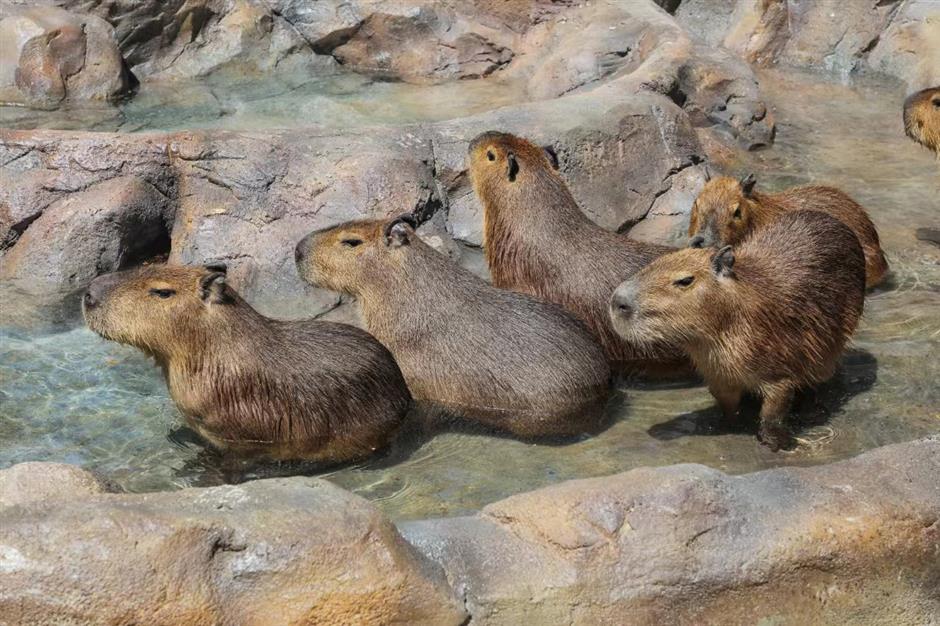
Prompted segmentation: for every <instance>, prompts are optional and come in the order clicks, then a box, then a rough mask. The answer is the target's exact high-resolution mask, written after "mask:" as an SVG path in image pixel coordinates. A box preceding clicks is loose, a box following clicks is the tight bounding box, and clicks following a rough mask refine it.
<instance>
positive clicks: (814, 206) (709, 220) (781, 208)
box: [689, 175, 888, 287]
mask: <svg viewBox="0 0 940 626" xmlns="http://www.w3.org/2000/svg"><path fill="white" fill-rule="evenodd" d="M755 182H756V181H755V178H754V176H753V175H748V176H746V177H744V178H742V179H741V180H736V179H734V178H731V177H729V176H719V177H717V178H713V179H711V180H709V181H708V182H707V183H705V187H704V188H703V189H702V191H701V192H700V193H699V195H698V198H696V199H695V202H694V203H693V204H692V214H691V216H690V218H689V236H690V239H689V245H690V246H692V247H693V248H701V247H715V248H720V247H722V246H733V245H736V244H738V243H740V242H741V241H744V239H745V238H747V237H748V236H750V235H751V234H752V233H754V232H756V231H758V230H760V229H761V228H765V227H767V226H768V225H769V224H772V223H774V221H775V220H777V219H779V218H780V217H781V216H782V215H784V214H786V213H787V212H790V211H804V210H805V211H821V212H823V213H827V214H829V215H831V216H833V217H834V218H836V219H838V220H839V221H841V222H842V223H843V224H845V225H846V226H848V227H849V228H850V229H851V230H852V232H854V233H855V236H856V237H858V241H859V243H861V244H862V251H863V252H864V253H865V286H866V287H873V286H875V285H877V284H878V283H880V282H881V281H882V279H883V278H884V275H885V273H886V272H887V271H888V262H887V260H885V255H884V253H883V252H882V251H881V243H880V242H879V240H878V231H876V230H875V225H874V224H872V222H871V219H869V217H868V214H867V213H866V212H865V209H864V208H863V207H862V206H861V205H860V204H858V203H857V202H855V201H854V200H852V198H850V197H849V196H847V195H846V194H845V193H843V192H842V191H840V190H838V189H836V188H835V187H823V186H820V185H811V186H807V187H794V188H793V189H788V190H786V191H782V192H780V193H761V192H759V191H756V190H755V189H754V186H755Z"/></svg>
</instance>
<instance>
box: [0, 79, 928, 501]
mask: <svg viewBox="0 0 940 626" xmlns="http://www.w3.org/2000/svg"><path fill="white" fill-rule="evenodd" d="M762 84H763V87H764V89H765V91H766V93H767V95H768V97H769V99H770V101H771V102H774V103H776V104H777V105H778V109H777V111H776V112H775V115H776V119H777V122H778V125H779V131H778V136H777V143H776V145H775V146H774V147H773V148H771V149H769V150H766V151H762V152H758V153H752V154H748V155H745V156H744V157H743V159H744V160H743V161H742V162H740V163H738V164H736V166H735V169H736V171H735V172H733V173H735V174H737V173H740V172H743V171H745V170H749V169H753V170H754V171H755V172H757V173H758V179H759V183H760V184H761V185H763V186H765V187H769V188H780V187H784V186H787V185H792V184H799V183H805V182H826V183H831V184H835V185H837V186H841V187H843V188H844V189H845V190H846V191H848V192H849V193H850V194H852V195H853V196H855V197H856V198H857V199H858V200H859V201H861V202H862V203H863V204H865V205H866V206H867V207H868V208H869V209H870V211H871V214H872V217H873V219H874V220H875V222H876V224H877V225H878V227H879V230H880V232H881V235H882V239H883V242H884V244H885V247H886V249H887V252H888V256H889V260H890V262H891V265H892V270H893V271H892V276H891V278H890V280H889V283H888V285H887V286H885V287H883V288H880V289H878V290H877V291H876V292H874V293H873V294H871V295H870V297H869V298H868V301H867V303H866V311H865V317H864V320H863V323H862V325H861V328H860V330H859V333H858V335H857V337H856V341H855V342H854V346H853V348H852V350H851V351H850V352H849V353H848V354H847V355H846V358H845V359H844V364H843V367H842V368H841V370H840V371H839V373H838V374H837V375H836V377H835V379H834V380H833V381H832V382H831V383H829V384H827V385H825V386H824V387H823V388H822V389H821V390H819V392H818V393H817V394H815V395H809V396H807V397H806V398H804V399H802V400H801V402H800V405H799V410H798V420H799V421H800V423H801V424H803V429H802V431H801V432H800V438H801V441H802V443H801V445H800V447H799V448H798V449H797V450H795V451H794V452H790V453H778V454H774V453H772V452H769V451H768V450H766V449H765V448H762V447H761V446H759V445H758V444H757V443H756V441H755V438H754V432H755V430H756V425H755V424H745V425H744V426H743V427H742V429H741V430H740V431H737V432H727V431H723V430H720V429H719V428H718V427H717V425H716V419H717V413H716V411H715V410H714V408H713V406H712V401H711V398H710V396H709V395H708V393H707V391H706V390H705V389H703V388H702V387H698V386H668V385H667V386H652V385H635V384H627V383H622V384H621V385H620V390H621V393H620V394H619V395H618V396H617V397H616V398H615V399H614V400H613V401H612V402H611V405H610V414H611V418H612V425H611V426H610V427H609V428H608V429H607V430H606V431H604V432H603V433H601V434H599V435H597V436H595V437H592V438H583V439H581V440H578V441H575V442H569V443H568V444H567V445H534V444H528V443H522V442H518V441H513V440H511V439H508V438H502V437H494V436H491V435H487V434H483V433H478V434H473V433H466V432H445V433H443V434H438V435H436V436H434V437H427V436H421V435H416V434H415V433H414V432H413V429H407V428H406V429H405V432H404V433H403V434H402V436H401V437H399V439H398V441H397V442H396V443H395V444H394V445H393V446H392V448H391V449H390V450H389V451H388V452H386V453H385V454H383V455H382V456H380V457H378V458H376V459H373V460H371V461H369V462H366V463H362V464H358V465H354V466H349V467H343V468H340V469H334V470H331V471H328V472H326V473H325V474H323V475H324V476H326V477H327V478H328V479H329V480H331V481H333V482H335V483H337V484H338V485H341V486H343V487H346V488H348V489H351V490H352V491H354V492H356V493H358V494H360V495H362V496H364V497H366V498H368V499H370V500H373V501H375V502H376V503H377V504H378V505H379V506H381V507H382V508H383V509H385V510H386V511H387V512H388V513H389V514H391V515H392V516H393V517H396V518H414V517H422V516H436V515H457V514H461V513H466V512H468V511H472V510H474V509H478V508H479V507H481V506H483V505H484V504H486V503H488V502H492V501H494V500H497V499H500V498H503V497H505V496H508V495H510V494H513V493H517V492H520V491H524V490H527V489H532V488H536V487H539V486H543V485H547V484H550V483H554V482H557V481H561V480H565V479H569V478H578V477H587V476H600V475H605V474H611V473H614V472H619V471H624V470H627V469H630V468H633V467H638V466H642V465H664V464H669V463H678V462H695V463H704V464H706V465H709V466H712V467H716V468H719V469H722V470H726V471H728V472H734V473H740V472H747V471H753V470H759V469H763V468H769V467H774V466H779V465H808V464H815V463H823V462H828V461H832V460H836V459H841V458H846V457H849V456H852V455H855V454H857V453H859V452H861V451H863V450H866V449H869V448H872V447H875V446H880V445H884V444H888V443H892V442H899V441H905V440H909V439H913V438H916V437H920V436H924V435H927V434H930V433H937V432H940V386H938V385H937V383H936V381H937V380H940V362H938V356H937V355H938V354H940V248H937V247H935V246H932V245H931V244H927V243H923V242H918V241H916V240H915V238H914V235H913V233H914V229H915V228H916V227H918V226H930V225H932V226H935V227H936V226H940V192H938V190H940V174H938V164H937V163H936V162H935V160H934V158H933V157H932V156H931V155H930V154H929V153H927V152H926V151H925V150H923V149H921V148H920V147H918V146H916V145H915V144H913V143H912V142H909V141H907V140H906V139H905V138H904V137H903V134H902V131H901V123H900V103H901V101H902V99H903V94H901V93H900V92H893V91H890V90H888V89H887V88H886V87H884V86H882V85H879V84H877V83H868V82H866V83H864V84H863V85H861V86H857V87H845V86H833V85H827V84H819V83H818V82H817V79H815V78H813V77H808V76H805V75H800V74H792V73H781V72H773V73H769V74H763V75H762ZM372 88H375V89H389V90H393V91H394V90H396V89H398V87H393V86H384V85H379V86H375V85H374V86H373V87H372ZM401 93H404V92H399V94H401ZM300 99H303V98H302V97H301V98H300ZM833 103H837V106H834V105H833ZM140 106H142V107H144V108H146V106H145V104H141V105H140ZM239 106H242V104H237V105H233V108H236V109H237V108H238V107H239ZM252 106H254V105H252ZM252 106H248V105H245V107H246V108H245V109H244V110H243V112H242V113H240V114H238V115H243V116H249V117H244V118H243V119H249V118H250V116H256V117H254V118H251V119H255V120H258V119H260V118H262V117H265V118H266V119H268V118H267V117H266V116H269V115H270V116H272V117H271V118H270V119H276V118H277V115H278V113H277V112H276V111H277V110H278V108H279V107H280V105H277V104H276V103H267V104H264V103H262V104H259V105H258V106H256V107H255V108H254V109H252ZM394 106H396V105H395V104H394V103H390V104H386V105H381V104H376V105H375V106H374V107H372V108H369V107H366V108H363V109H361V110H360V111H358V113H356V114H359V115H363V116H365V117H368V118H372V117H373V116H377V117H379V118H383V119H385V118H384V117H383V116H387V117H388V118H391V117H394V115H396V114H397V113H395V112H394V111H393V110H392V109H391V108H393V107H394ZM265 107H274V108H273V109H266V108H265ZM350 107H351V108H353V109H355V108H356V105H355V104H350ZM383 107H390V108H383ZM281 108H282V110H287V109H289V108H290V107H289V106H286V105H285V106H284V107H281ZM272 111H274V112H273V113H272ZM383 111H384V112H383ZM146 124H152V125H153V126H154V127H157V126H161V125H165V124H167V122H166V121H157V120H153V121H150V122H146ZM6 304H7V305H9V304H10V303H9V302H7V303H6ZM0 390H2V396H0V399H2V406H0V467H2V466H7V465H10V464H12V463H16V462H19V461H26V460H49V461H63V462H67V463H75V464H78V465H82V466H85V467H88V468H91V469H95V470H98V471H100V472H101V473H102V474H104V475H105V476H107V477H108V478H110V479H112V480H113V481H114V482H116V483H117V484H119V485H121V486H122V487H124V488H125V489H129V490H133V491H140V490H156V489H170V488H175V487H179V486H184V485H211V484H218V483H220V482H224V481H233V480H244V479H246V478H251V477H255V476H269V475H276V474H290V473H298V472H304V473H314V472H313V470H312V469H311V468H308V467H303V466H297V465H281V466H273V467H271V466H268V467H262V468H254V469H245V468H240V467H233V466H231V465H228V464H225V463H222V462H220V461H219V460H217V459H216V458H215V457H214V456H212V455H210V454H207V453H206V452H205V451H203V450H202V448H201V447H200V446H199V444H198V442H197V441H196V440H195V439H194V438H193V436H192V435H191V434H190V433H189V432H188V431H186V430H185V429H180V426H181V425H182V419H181V417H180V415H179V413H178V411H177V410H176V408H175V407H174V405H173V403H172V402H171V401H170V400H169V398H168V397H167V393H166V389H165V386H164V384H163V381H162V378H161V374H160V372H159V370H158V369H157V368H156V367H155V366H154V365H153V363H152V362H150V361H149V360H148V359H147V358H146V357H144V356H143V355H142V354H140V353H139V352H137V351H136V350H133V349H131V348H126V347H122V346H118V345H115V344H112V343H108V342H105V341H104V340H102V339H99V338H97V337H96V336H94V335H93V334H92V333H91V332H89V331H87V330H85V329H76V330H71V331H68V332H62V333H57V334H51V335H41V336H35V335H33V336H30V335H28V334H23V333H22V332H20V331H4V332H3V334H2V335H0Z"/></svg>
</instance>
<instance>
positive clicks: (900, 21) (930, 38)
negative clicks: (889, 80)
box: [868, 0, 940, 93]
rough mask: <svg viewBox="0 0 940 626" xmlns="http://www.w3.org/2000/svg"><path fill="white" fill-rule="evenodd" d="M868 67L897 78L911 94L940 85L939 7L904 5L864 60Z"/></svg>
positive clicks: (926, 2)
mask: <svg viewBox="0 0 940 626" xmlns="http://www.w3.org/2000/svg"><path fill="white" fill-rule="evenodd" d="M868 66H869V67H870V68H871V69H873V70H875V71H878V72H882V73H885V74H890V75H892V76H897V77H898V78H900V79H901V80H903V81H904V82H905V83H907V87H908V91H909V92H911V93H913V92H915V91H920V90H921V89H926V88H928V87H934V86H936V85H940V3H938V2H934V1H933V0H908V1H907V2H904V3H903V4H902V5H901V6H900V9H899V10H898V12H897V14H896V15H895V16H894V19H892V20H891V23H890V24H889V25H888V27H887V28H886V29H885V30H884V32H883V33H882V34H881V37H880V38H879V39H878V43H877V45H876V46H875V47H874V49H873V50H872V51H871V54H870V55H869V56H868Z"/></svg>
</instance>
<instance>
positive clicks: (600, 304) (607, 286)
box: [469, 132, 681, 369]
mask: <svg viewBox="0 0 940 626" xmlns="http://www.w3.org/2000/svg"><path fill="white" fill-rule="evenodd" d="M469 160H470V176H471V178H472V179H473V188H474V189H475V190H476V193H477V196H479V198H480V201H481V202H482V203H483V245H484V247H485V250H486V260H487V263H488V264H489V267H490V274H491V275H492V277H493V284H494V285H496V286H497V287H502V288H504V289H512V290H514V291H520V292H523V293H528V294H531V295H534V296H536V297H538V298H541V299H543V300H547V301H549V302H554V303H556V304H559V305H561V306H562V307H564V308H565V309H567V310H568V311H570V312H571V313H572V314H574V315H575V316H576V317H578V318H579V319H581V320H582V321H584V322H585V323H586V324H587V325H588V328H589V329H590V330H591V332H593V333H594V335H595V336H596V337H597V338H598V339H599V340H600V342H601V345H603V347H604V350H605V352H606V353H607V357H608V359H609V360H610V361H611V362H612V363H615V364H617V365H618V366H624V365H625V366H626V367H628V368H633V367H639V368H641V369H643V368H644V364H643V363H642V361H643V359H644V358H647V357H648V358H652V359H653V360H665V361H668V362H675V361H678V360H679V358H680V357H678V356H677V355H676V354H674V353H670V351H669V350H668V349H662V350H647V351H645V352H643V353H642V354H641V353H640V352H638V351H637V350H636V349H635V348H633V347H631V346H629V345H627V344H626V343H624V341H623V340H622V339H621V338H620V337H619V336H617V333H616V332H614V329H613V327H612V326H611V324H610V316H609V315H608V314H607V303H608V301H609V300H610V294H611V293H612V292H613V290H614V288H615V287H616V286H617V285H619V284H620V283H621V282H622V281H623V280H624V279H626V278H628V277H629V276H631V275H633V274H634V273H635V272H637V271H638V270H639V269H640V268H641V267H644V266H645V265H647V264H648V263H649V262H650V261H652V260H653V259H655V258H657V257H659V256H661V255H663V254H666V253H668V252H671V251H673V250H674V248H669V247H667V246H658V245H654V244H649V243H644V242H641V241H635V240H633V239H629V238H627V237H625V236H623V235H619V234H617V233H612V232H609V231H607V230H604V229H603V228H601V227H600V226H598V225H597V224H595V223H594V222H592V221H591V220H589V219H588V218H587V216H585V215H584V213H582V212H581V209H580V208H578V204H577V202H576V201H575V199H574V196H572V195H571V191H570V190H569V189H568V186H567V185H566V184H565V181H564V180H562V178H561V176H560V175H559V174H558V172H557V171H556V170H555V167H554V164H553V160H552V157H551V155H550V154H548V153H546V151H545V150H544V149H543V148H540V147H538V146H536V145H534V144H532V143H531V142H529V141H527V140H525V139H522V138H520V137H516V136H514V135H510V134H507V133H497V132H487V133H483V134H482V135H480V136H478V137H477V138H476V139H474V140H473V141H472V142H471V144H470V155H469ZM677 367H681V366H677Z"/></svg>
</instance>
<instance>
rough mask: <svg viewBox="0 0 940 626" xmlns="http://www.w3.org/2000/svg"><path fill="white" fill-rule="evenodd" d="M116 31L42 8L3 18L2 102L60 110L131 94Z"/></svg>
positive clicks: (0, 24)
mask: <svg viewBox="0 0 940 626" xmlns="http://www.w3.org/2000/svg"><path fill="white" fill-rule="evenodd" d="M130 86H131V83H130V77H129V76H128V74H127V72H126V71H125V69H124V61H123V59H122V58H121V53H120V50H119V49H118V45H117V41H116V39H115V37H114V30H113V29H112V28H111V26H110V25H109V24H108V23H107V22H105V21H104V20H103V19H101V18H99V17H96V16H93V15H77V14H74V13H69V12H67V11H63V10H61V9H58V8H55V7H48V6H39V7H34V8H29V9H25V10H22V11H20V12H18V13H16V14H14V15H8V16H6V17H4V18H3V19H0V104H20V105H26V106H30V107H35V108H44V109H54V108H56V107H58V106H60V105H61V104H62V103H63V102H65V101H72V102H77V101H88V100H101V101H109V100H114V99H116V98H118V97H120V96H122V95H124V94H126V93H127V92H128V90H129V89H130Z"/></svg>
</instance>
